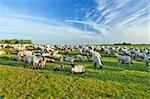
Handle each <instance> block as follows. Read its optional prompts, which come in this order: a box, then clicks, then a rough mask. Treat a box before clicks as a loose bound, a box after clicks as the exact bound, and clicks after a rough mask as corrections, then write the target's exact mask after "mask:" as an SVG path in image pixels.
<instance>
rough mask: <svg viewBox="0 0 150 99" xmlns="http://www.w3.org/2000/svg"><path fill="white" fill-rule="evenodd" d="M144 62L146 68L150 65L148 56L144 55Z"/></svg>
mask: <svg viewBox="0 0 150 99" xmlns="http://www.w3.org/2000/svg"><path fill="white" fill-rule="evenodd" d="M144 60H145V62H146V66H148V65H149V63H150V56H148V55H146V54H144Z"/></svg>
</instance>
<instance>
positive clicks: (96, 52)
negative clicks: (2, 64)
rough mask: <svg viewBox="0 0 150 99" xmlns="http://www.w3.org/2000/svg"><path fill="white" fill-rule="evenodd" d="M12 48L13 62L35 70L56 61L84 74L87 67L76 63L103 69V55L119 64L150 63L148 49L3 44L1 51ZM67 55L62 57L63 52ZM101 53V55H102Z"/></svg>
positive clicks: (61, 68)
mask: <svg viewBox="0 0 150 99" xmlns="http://www.w3.org/2000/svg"><path fill="white" fill-rule="evenodd" d="M4 48H10V49H14V50H16V55H15V56H11V57H10V58H9V59H10V60H13V61H18V60H23V61H24V67H27V66H29V65H30V64H32V66H33V68H37V67H38V68H44V66H45V64H46V63H47V62H55V60H59V61H66V62H70V63H71V66H70V71H71V72H72V73H84V72H85V67H84V66H82V65H77V66H74V62H75V61H77V60H80V61H91V62H92V63H93V66H94V67H95V68H96V66H97V65H98V66H99V68H100V69H101V70H102V69H103V64H102V62H101V54H104V55H106V56H109V57H111V55H113V56H115V57H116V58H117V59H118V64H123V63H125V64H129V66H131V64H133V63H132V62H131V60H132V59H137V60H138V61H140V60H143V59H144V61H145V63H146V66H148V65H149V63H150V55H149V54H150V50H149V49H147V48H142V49H139V48H127V47H112V46H89V45H82V46H81V45H27V44H23V45H21V44H14V45H10V44H1V45H0V49H4ZM60 51H61V52H64V54H65V55H62V54H61V52H60ZM73 51H76V53H77V54H74V55H72V54H71V52H73ZM100 53H101V54H100ZM2 54H6V53H5V51H0V55H2ZM54 70H55V71H63V70H65V67H64V65H63V64H61V65H59V66H56V67H55V68H54Z"/></svg>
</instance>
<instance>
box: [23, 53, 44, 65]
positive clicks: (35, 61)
mask: <svg viewBox="0 0 150 99" xmlns="http://www.w3.org/2000/svg"><path fill="white" fill-rule="evenodd" d="M42 60H43V58H42V57H37V56H33V55H30V56H29V55H28V56H25V57H24V64H25V65H29V64H33V66H39V63H40V62H41V61H42ZM24 67H25V66H24Z"/></svg>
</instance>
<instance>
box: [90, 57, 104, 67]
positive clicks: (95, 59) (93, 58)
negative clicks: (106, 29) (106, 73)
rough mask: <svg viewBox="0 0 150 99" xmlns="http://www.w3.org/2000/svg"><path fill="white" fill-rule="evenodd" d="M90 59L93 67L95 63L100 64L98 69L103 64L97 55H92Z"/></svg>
mask: <svg viewBox="0 0 150 99" xmlns="http://www.w3.org/2000/svg"><path fill="white" fill-rule="evenodd" d="M91 60H92V62H93V65H94V67H95V68H96V65H97V64H98V65H99V66H100V69H101V70H102V68H103V65H102V63H101V59H100V57H99V56H98V55H92V58H91Z"/></svg>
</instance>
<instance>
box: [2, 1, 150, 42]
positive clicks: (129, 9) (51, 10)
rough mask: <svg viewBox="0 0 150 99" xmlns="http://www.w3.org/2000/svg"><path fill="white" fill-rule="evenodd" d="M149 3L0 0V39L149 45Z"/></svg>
mask: <svg viewBox="0 0 150 99" xmlns="http://www.w3.org/2000/svg"><path fill="white" fill-rule="evenodd" d="M148 1H149V0H0V39H14V38H17V39H31V40H33V42H34V43H44V44H99V43H121V42H130V43H150V34H149V33H148V29H149V28H150V26H149V25H148V23H149V11H150V5H149V3H148Z"/></svg>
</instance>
